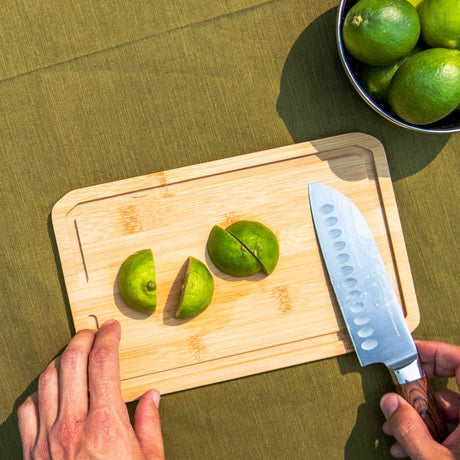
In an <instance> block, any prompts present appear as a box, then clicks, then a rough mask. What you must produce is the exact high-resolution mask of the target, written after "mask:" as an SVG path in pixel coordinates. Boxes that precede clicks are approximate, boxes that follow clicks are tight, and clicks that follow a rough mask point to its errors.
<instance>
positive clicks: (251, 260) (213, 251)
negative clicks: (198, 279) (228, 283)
mask: <svg viewBox="0 0 460 460" xmlns="http://www.w3.org/2000/svg"><path fill="white" fill-rule="evenodd" d="M207 249H208V254H209V257H210V258H211V260H212V262H213V264H214V265H215V266H216V267H217V268H218V269H219V270H220V271H221V272H223V273H226V274H227V275H231V276H235V277H245V276H251V275H254V274H255V273H257V272H259V271H260V270H262V264H261V263H260V262H259V260H258V259H257V258H256V257H255V256H254V254H253V253H252V252H251V251H249V250H248V248H247V247H246V246H245V245H244V244H242V243H241V242H240V241H239V240H238V239H237V238H235V237H234V236H233V235H231V234H230V233H228V232H227V231H226V230H224V229H223V228H222V227H220V226H219V225H214V227H213V228H212V230H211V233H210V234H209V238H208V243H207Z"/></svg>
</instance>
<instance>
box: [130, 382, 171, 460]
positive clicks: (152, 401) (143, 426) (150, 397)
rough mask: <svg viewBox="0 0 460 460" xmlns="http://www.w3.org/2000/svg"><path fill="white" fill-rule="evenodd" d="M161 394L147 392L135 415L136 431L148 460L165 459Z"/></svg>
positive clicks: (154, 391)
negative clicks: (160, 412)
mask: <svg viewBox="0 0 460 460" xmlns="http://www.w3.org/2000/svg"><path fill="white" fill-rule="evenodd" d="M159 404H160V393H158V391H156V390H150V391H147V393H145V394H144V396H142V398H141V399H140V400H139V402H138V404H137V407H136V413H135V414H134V431H135V432H136V436H137V439H138V441H139V444H140V445H141V449H142V452H143V453H144V455H145V457H146V458H147V460H152V459H160V458H164V448H163V439H162V437H161V425H160V416H159V414H158V405H159Z"/></svg>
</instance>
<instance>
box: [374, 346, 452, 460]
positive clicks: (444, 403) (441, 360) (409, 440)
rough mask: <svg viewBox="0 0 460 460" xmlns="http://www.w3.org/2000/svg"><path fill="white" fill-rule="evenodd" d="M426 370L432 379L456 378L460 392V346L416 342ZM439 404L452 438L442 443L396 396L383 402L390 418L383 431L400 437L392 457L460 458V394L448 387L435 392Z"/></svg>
mask: <svg viewBox="0 0 460 460" xmlns="http://www.w3.org/2000/svg"><path fill="white" fill-rule="evenodd" d="M416 345H417V349H418V353H419V357H420V360H421V363H422V367H423V369H424V371H425V373H426V375H427V377H428V378H432V377H454V376H455V378H456V381H457V386H458V388H459V389H460V347H457V346H454V345H449V344H447V343H442V342H421V341H420V342H416ZM435 397H436V401H437V402H438V405H439V408H440V409H441V412H442V413H443V414H444V416H445V419H446V421H447V427H448V429H449V432H450V434H449V436H448V437H447V438H446V439H445V441H444V442H443V443H442V444H439V443H437V442H436V441H434V440H433V438H432V437H431V435H430V433H429V431H428V429H427V427H426V425H425V423H424V422H423V420H422V419H421V417H420V416H419V414H418V413H417V412H416V410H415V409H414V408H413V407H412V406H411V405H410V404H409V403H407V402H406V401H405V400H404V399H403V398H402V397H401V396H399V395H397V394H396V393H388V394H386V395H384V396H383V397H382V399H381V400H380V407H381V409H382V411H383V413H384V415H385V417H386V419H387V421H386V422H385V423H384V425H383V431H384V433H385V434H387V435H389V436H394V437H395V438H396V441H397V442H396V443H395V444H394V445H393V446H392V447H391V450H390V452H391V454H392V455H393V457H396V458H405V457H410V458H411V459H413V460H434V459H436V460H444V459H446V460H447V459H450V460H452V459H456V460H458V459H460V425H459V415H460V394H459V393H455V392H453V391H451V390H449V389H447V388H442V389H438V390H436V391H435Z"/></svg>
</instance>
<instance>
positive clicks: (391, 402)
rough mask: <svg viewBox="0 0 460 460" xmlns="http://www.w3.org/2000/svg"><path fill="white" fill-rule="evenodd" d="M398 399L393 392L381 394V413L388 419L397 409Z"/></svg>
mask: <svg viewBox="0 0 460 460" xmlns="http://www.w3.org/2000/svg"><path fill="white" fill-rule="evenodd" d="M398 407H399V400H398V397H397V396H396V395H394V394H388V395H385V396H383V398H382V399H381V401H380V408H381V409H382V412H383V415H385V417H386V418H387V419H389V418H390V417H391V416H392V415H393V414H394V413H395V412H396V410H397V409H398Z"/></svg>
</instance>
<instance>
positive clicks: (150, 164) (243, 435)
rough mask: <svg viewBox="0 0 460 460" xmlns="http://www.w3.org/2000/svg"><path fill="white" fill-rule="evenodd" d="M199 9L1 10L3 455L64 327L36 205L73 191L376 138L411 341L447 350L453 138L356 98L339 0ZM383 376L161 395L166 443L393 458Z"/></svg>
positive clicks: (273, 380) (185, 455)
mask: <svg viewBox="0 0 460 460" xmlns="http://www.w3.org/2000/svg"><path fill="white" fill-rule="evenodd" d="M206 3H209V5H208V4H206V5H204V4H203V2H199V1H198V0H194V1H188V2H185V1H181V2H168V1H167V0H161V1H157V2H151V1H146V0H144V1H141V0H138V1H136V2H131V3H129V4H128V3H126V2H121V1H119V2H111V3H110V5H109V3H108V2H104V3H102V2H99V3H98V2H90V1H88V0H86V1H84V2H83V1H82V2H73V3H72V4H71V5H70V6H63V4H61V2H58V1H52V0H50V1H49V2H46V5H45V3H43V2H38V1H34V2H27V6H24V5H21V6H18V2H14V1H12V0H8V1H6V2H3V4H2V6H1V7H0V11H1V13H2V14H1V15H0V18H1V19H0V30H1V31H2V32H1V34H2V41H1V44H0V46H1V47H2V52H1V53H0V56H1V58H0V59H1V61H0V62H1V64H2V65H0V69H1V71H0V72H1V73H0V79H1V81H0V107H1V113H2V116H1V117H0V158H1V164H2V169H1V173H0V181H1V190H0V205H1V209H2V212H1V214H0V242H1V250H0V263H1V266H2V270H3V272H2V275H3V276H2V277H1V278H0V302H1V310H0V349H1V350H2V353H1V354H0V381H1V382H2V383H1V387H2V391H1V392H0V458H2V459H3V458H4V459H16V458H21V444H20V439H19V434H18V431H17V426H16V424H17V419H16V409H17V407H18V405H19V404H20V403H21V402H22V401H23V400H24V399H25V398H26V397H27V396H28V395H29V394H30V393H31V392H32V391H35V389H36V386H37V378H38V375H39V374H40V372H41V371H42V370H43V369H44V368H45V367H46V365H47V364H48V362H49V361H50V360H51V359H53V357H54V356H55V355H56V354H58V353H59V352H60V351H61V350H62V348H63V347H65V345H66V344H67V343H68V341H69V339H70V337H71V335H72V332H73V326H72V321H71V316H70V313H69V306H68V300H67V296H66V292H65V287H64V284H63V278H62V272H61V267H60V262H59V257H58V254H57V249H56V243H55V238H54V234H53V230H52V225H51V221H50V212H51V209H52V206H53V204H54V203H55V202H56V201H57V200H59V199H60V198H61V197H62V196H63V195H64V194H65V193H67V192H68V191H70V190H72V189H75V188H79V187H85V186H90V185H94V184H98V183H104V182H109V181H113V180H117V179H123V178H127V177H132V176H136V175H142V174H147V173H151V172H155V171H161V170H166V169H170V168H174V167H180V166H185V165H189V164H194V163H199V162H205V161H209V160H213V159H218V158H224V157H231V156H234V155H239V154H242V153H248V152H252V151H259V150H263V149H267V148H271V147H277V146H282V145H286V144H291V143H293V142H301V141H304V140H314V139H317V138H322V137H327V136H332V135H336V134H341V133H346V132H353V131H361V132H364V133H368V134H371V135H373V136H376V137H377V138H378V139H380V140H381V141H382V143H383V145H384V146H385V149H386V152H387V156H388V161H389V164H390V169H391V174H392V179H393V181H394V188H395V193H396V198H397V202H398V206H399V212H400V216H401V221H402V225H403V230H404V233H405V237H406V244H407V249H408V253H409V259H410V262H411V267H412V274H413V278H414V282H415V287H416V291H417V296H418V301H419V307H420V312H421V324H420V326H419V327H418V328H417V330H416V332H415V337H416V338H419V339H437V340H443V341H446V342H450V343H456V344H459V345H460V337H459V334H458V332H459V328H458V324H459V318H460V313H459V309H458V306H457V299H458V297H459V288H458V282H457V280H458V270H457V262H458V260H459V251H458V240H457V234H456V232H455V229H456V225H457V224H458V222H459V213H458V200H459V193H458V189H459V179H458V178H459V172H460V171H459V161H458V151H459V148H460V135H459V134H455V135H451V136H448V135H424V134H420V133H415V132H412V131H408V130H404V129H402V128H399V127H397V126H395V125H392V124H391V123H389V122H388V121H386V120H384V119H382V118H381V117H379V116H378V115H377V114H376V113H374V112H373V111H372V110H371V109H370V108H368V107H367V106H366V105H365V103H364V102H363V101H362V100H361V99H360V97H359V96H358V95H357V94H356V93H355V91H354V90H353V88H352V87H351V85H350V84H349V82H348V81H347V79H346V77H345V74H344V72H343V70H342V68H341V65H340V62H339V59H338V56H337V51H336V46H335V35H334V22H335V14H336V6H337V4H336V2H334V1H332V0H327V1H320V0H312V1H309V2H302V1H300V0H283V1H281V0H280V1H267V2H260V1H259V2H256V1H250V0H238V1H236V0H235V1H226V2H214V3H211V2H206ZM127 5H128V6H127ZM306 295H307V293H306ZM436 383H437V384H438V385H442V386H445V385H446V381H445V380H438V381H437V382H436ZM449 385H450V387H451V388H454V387H453V385H452V384H451V383H450V384H449ZM391 388H392V384H391V380H390V377H389V375H388V373H387V371H386V370H385V369H384V368H383V367H382V366H379V365H374V366H370V367H366V368H361V367H360V366H359V364H358V361H357V358H356V356H355V355H354V354H349V355H346V356H341V357H338V358H331V359H327V360H323V361H318V362H314V363H308V364H304V365H300V366H294V367H290V368H286V369H283V370H279V371H274V372H269V373H265V374H260V375H256V376H251V377H246V378H242V379H237V380H233V381H229V382H223V383H220V384H215V385H209V386H206V387H201V388H196V389H193V390H188V391H184V392H178V393H175V394H171V395H165V396H164V397H163V398H162V400H161V405H160V413H161V418H162V426H163V434H164V440H165V448H166V456H167V458H171V459H187V460H188V459H214V458H216V459H217V458H218V459H226V458H229V459H230V458H231V459H240V458H241V459H248V458H250V459H278V458H289V459H297V458H298V459H305V458H327V459H340V458H345V459H353V460H354V459H376V458H377V459H379V458H382V459H387V458H391V456H390V455H389V447H390V446H391V444H392V439H391V438H389V437H387V436H385V435H384V434H383V433H382V431H381V425H382V423H383V416H382V414H381V413H380V410H379V407H378V401H379V398H380V396H381V395H382V394H383V393H384V392H386V391H388V390H390V389H391ZM134 408H135V403H131V404H129V409H130V412H131V413H132V412H133V410H134Z"/></svg>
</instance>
